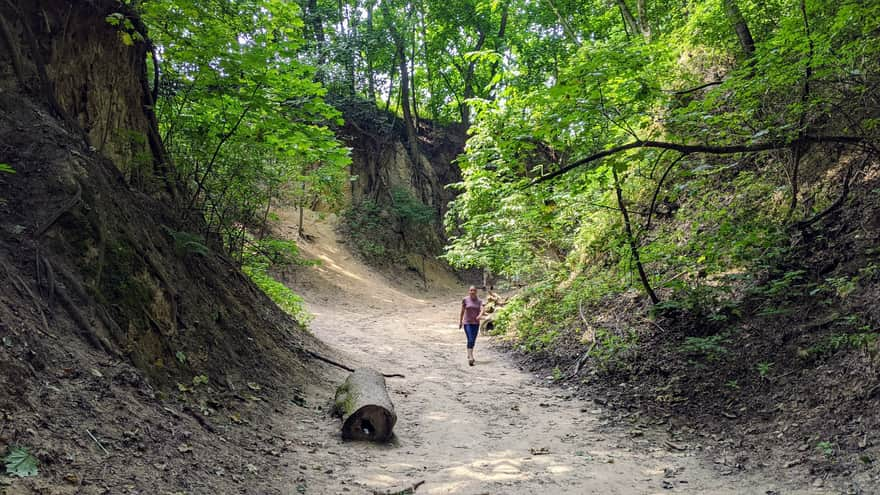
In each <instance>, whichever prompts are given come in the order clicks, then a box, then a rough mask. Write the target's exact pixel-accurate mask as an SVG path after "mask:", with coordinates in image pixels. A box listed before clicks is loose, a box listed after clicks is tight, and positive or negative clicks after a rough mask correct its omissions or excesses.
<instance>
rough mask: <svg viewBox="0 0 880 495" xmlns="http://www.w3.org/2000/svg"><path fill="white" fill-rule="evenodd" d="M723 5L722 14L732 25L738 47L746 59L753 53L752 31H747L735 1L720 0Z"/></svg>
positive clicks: (746, 24) (747, 26) (746, 25)
mask: <svg viewBox="0 0 880 495" xmlns="http://www.w3.org/2000/svg"><path fill="white" fill-rule="evenodd" d="M722 4H723V5H724V13H725V14H726V15H727V19H728V20H729V21H730V23H731V24H733V30H734V31H735V32H736V37H737V38H739V45H740V47H741V48H742V50H743V52H744V53H745V54H746V56H747V57H751V56H752V55H753V54H754V53H755V40H754V39H753V38H752V31H751V30H750V29H749V25H748V23H746V19H745V18H744V17H743V15H742V11H740V10H739V5H737V3H736V0H722Z"/></svg>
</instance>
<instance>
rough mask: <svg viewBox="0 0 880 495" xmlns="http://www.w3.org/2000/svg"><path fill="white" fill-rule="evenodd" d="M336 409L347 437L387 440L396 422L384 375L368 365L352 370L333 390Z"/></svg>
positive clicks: (348, 438)
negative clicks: (334, 391) (334, 390)
mask: <svg viewBox="0 0 880 495" xmlns="http://www.w3.org/2000/svg"><path fill="white" fill-rule="evenodd" d="M335 408H336V412H337V414H339V415H340V416H342V438H344V439H346V440H370V441H373V442H385V441H388V440H389V439H390V438H391V434H392V432H393V430H394V424H395V423H396V422H397V414H396V413H395V412H394V404H392V403H391V398H390V397H389V396H388V390H387V389H386V388H385V378H384V377H383V376H382V374H381V373H379V372H378V371H375V370H371V369H369V368H361V369H359V370H355V371H354V372H353V373H352V374H350V375H348V378H346V380H345V382H344V383H343V384H342V385H340V386H339V388H337V389H336V399H335Z"/></svg>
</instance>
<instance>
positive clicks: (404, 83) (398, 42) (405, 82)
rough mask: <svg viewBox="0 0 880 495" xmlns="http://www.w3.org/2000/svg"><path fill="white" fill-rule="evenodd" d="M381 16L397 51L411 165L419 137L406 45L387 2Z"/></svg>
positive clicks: (417, 153) (415, 158) (415, 161)
mask: <svg viewBox="0 0 880 495" xmlns="http://www.w3.org/2000/svg"><path fill="white" fill-rule="evenodd" d="M382 14H384V16H385V19H386V20H387V21H388V23H389V24H388V28H389V29H390V30H391V39H393V40H394V45H395V47H396V49H397V63H398V71H399V72H400V107H401V109H402V111H403V125H404V127H405V128H406V139H407V141H409V153H410V158H411V159H412V161H413V163H414V164H416V165H418V163H419V136H418V133H417V132H416V127H415V124H414V123H413V116H412V111H411V110H410V101H409V89H410V82H409V69H408V68H407V63H406V45H405V44H404V42H403V37H402V36H401V34H400V31H398V30H397V28H396V27H395V26H394V22H393V17H392V16H391V9H390V7H389V6H388V3H387V2H383V3H382Z"/></svg>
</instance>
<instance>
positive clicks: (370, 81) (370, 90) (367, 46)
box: [363, 3, 376, 103]
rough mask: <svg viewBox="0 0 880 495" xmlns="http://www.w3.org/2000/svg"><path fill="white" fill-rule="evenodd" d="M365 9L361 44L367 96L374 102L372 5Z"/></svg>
mask: <svg viewBox="0 0 880 495" xmlns="http://www.w3.org/2000/svg"><path fill="white" fill-rule="evenodd" d="M365 8H366V9H367V41H366V42H365V43H364V44H363V49H364V58H365V59H366V60H367V94H368V95H369V97H370V101H371V102H374V103H375V101H376V77H375V74H373V53H372V43H373V4H372V3H369V4H367V5H366V6H365Z"/></svg>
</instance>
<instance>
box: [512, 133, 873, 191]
mask: <svg viewBox="0 0 880 495" xmlns="http://www.w3.org/2000/svg"><path fill="white" fill-rule="evenodd" d="M863 142H864V139H862V138H861V137H857V136H803V137H801V138H798V139H795V140H792V141H770V142H766V143H755V144H734V145H730V146H709V145H700V144H680V143H667V142H665V141H633V142H631V143H627V144H622V145H620V146H615V147H613V148H609V149H607V150H604V151H600V152H598V153H594V154H592V155H590V156H587V157H585V158H581V159H580V160H577V161H575V162H572V163H570V164H568V165H566V166H565V167H562V168H560V169H559V170H556V171H554V172H551V173H549V174H547V175H542V176H541V177H538V178H536V179H535V180H533V181H532V182H531V183H530V184H529V185H530V186H531V185H535V184H538V183H541V182H545V181H548V180H550V179H554V178H556V177H559V176H560V175H563V174H565V173H567V172H569V171H571V170H573V169H576V168H578V167H580V166H583V165H586V164H588V163H591V162H595V161H597V160H601V159H602V158H605V157H608V156H611V155H616V154H617V153H622V152H624V151H628V150H632V149H638V148H658V149H665V150H674V151H678V152H679V153H683V154H691V153H708V154H712V155H731V154H735V153H757V152H761V151H770V150H778V149H784V148H789V147H791V146H794V145H796V144H805V143H845V144H846V143H848V144H860V143H863Z"/></svg>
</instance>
